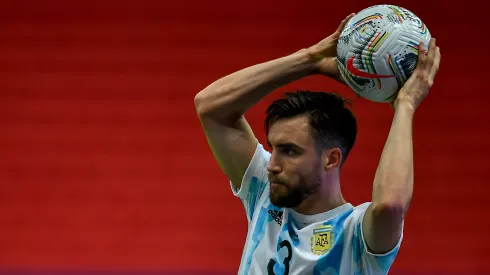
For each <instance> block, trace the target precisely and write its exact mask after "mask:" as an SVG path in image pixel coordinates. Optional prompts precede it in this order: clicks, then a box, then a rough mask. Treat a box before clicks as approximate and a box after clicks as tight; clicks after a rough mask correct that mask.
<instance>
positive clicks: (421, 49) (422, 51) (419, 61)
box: [415, 41, 427, 70]
mask: <svg viewBox="0 0 490 275" xmlns="http://www.w3.org/2000/svg"><path fill="white" fill-rule="evenodd" d="M426 59H427V56H426V54H425V47H424V42H422V41H421V42H419V53H418V57H417V66H416V67H415V69H419V70H421V69H423V68H424V67H425V61H426Z"/></svg>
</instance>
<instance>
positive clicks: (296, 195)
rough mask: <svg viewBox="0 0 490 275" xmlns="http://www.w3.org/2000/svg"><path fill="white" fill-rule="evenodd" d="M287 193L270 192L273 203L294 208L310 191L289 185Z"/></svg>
mask: <svg viewBox="0 0 490 275" xmlns="http://www.w3.org/2000/svg"><path fill="white" fill-rule="evenodd" d="M287 190H288V192H287V194H277V192H276V193H275V194H272V190H271V193H270V194H269V198H270V200H271V203H272V204H273V205H275V206H277V207H285V208H293V207H297V206H298V205H300V204H301V203H302V202H303V200H304V199H306V198H307V197H308V195H309V193H310V192H304V191H303V190H301V189H300V188H290V187H289V186H288V187H287Z"/></svg>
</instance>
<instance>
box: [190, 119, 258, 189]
mask: <svg viewBox="0 0 490 275" xmlns="http://www.w3.org/2000/svg"><path fill="white" fill-rule="evenodd" d="M199 119H200V121H201V125H202V127H203V129H204V133H205V134H206V138H207V141H208V144H209V147H210V148H211V151H212V152H213V155H214V157H215V159H216V161H217V162H218V164H219V166H220V167H221V170H223V172H224V173H225V175H226V176H227V177H228V179H229V180H230V181H231V183H232V185H233V186H234V187H235V188H236V189H240V186H241V183H242V179H243V176H244V174H245V171H246V170H247V168H248V166H249V164H250V161H251V160H252V157H253V155H254V152H255V148H256V146H257V142H258V141H257V139H256V138H255V135H254V133H253V131H252V129H251V128H250V125H249V124H248V122H247V121H246V120H245V117H244V116H241V117H240V118H239V119H238V120H237V121H236V122H235V123H233V124H231V125H225V124H222V123H219V122H217V121H215V120H213V119H211V118H208V117H206V116H202V115H200V116H199Z"/></svg>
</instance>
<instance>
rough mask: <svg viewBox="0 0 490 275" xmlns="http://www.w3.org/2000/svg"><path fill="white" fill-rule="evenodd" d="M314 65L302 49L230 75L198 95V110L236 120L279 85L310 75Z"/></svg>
mask: <svg viewBox="0 0 490 275" xmlns="http://www.w3.org/2000/svg"><path fill="white" fill-rule="evenodd" d="M314 64H315V62H314V61H313V59H312V58H310V57H309V55H308V54H307V51H306V50H301V51H299V52H296V53H294V54H291V55H288V56H285V57H282V58H278V59H275V60H272V61H268V62H265V63H261V64H258V65H254V66H251V67H248V68H245V69H242V70H240V71H237V72H235V73H233V74H230V75H227V76H225V77H223V78H221V79H219V80H217V81H215V82H214V83H212V84H211V85H209V86H208V87H206V88H205V89H204V90H202V91H201V92H199V93H198V94H197V95H196V97H195V103H196V108H197V112H198V113H199V114H200V115H206V116H207V117H212V118H213V119H214V120H217V121H229V120H236V119H238V118H240V117H241V116H242V115H243V114H244V113H245V112H246V111H247V110H248V109H249V108H250V107H251V106H253V105H254V104H255V103H257V102H258V101H259V100H260V99H262V98H263V97H265V96H266V95H267V94H269V93H270V92H272V91H273V90H275V89H276V88H279V87H281V86H283V85H286V84H288V83H290V82H292V81H294V80H297V79H300V78H302V77H305V76H308V75H310V74H311V72H312V71H313V68H314Z"/></svg>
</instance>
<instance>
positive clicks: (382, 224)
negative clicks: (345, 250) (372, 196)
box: [362, 203, 403, 254]
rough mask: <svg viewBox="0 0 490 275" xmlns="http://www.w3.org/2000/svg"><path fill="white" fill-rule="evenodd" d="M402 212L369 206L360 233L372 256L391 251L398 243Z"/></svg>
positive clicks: (386, 207)
mask: <svg viewBox="0 0 490 275" xmlns="http://www.w3.org/2000/svg"><path fill="white" fill-rule="evenodd" d="M402 230H403V210H402V209H397V208H392V207H388V206H377V205H375V204H373V203H371V204H370V205H369V207H368V208H367V209H366V213H365V214H364V218H363V221H362V233H363V235H364V239H365V241H366V245H367V246H368V249H369V250H370V251H371V252H372V253H374V254H383V253H386V252H389V251H391V250H392V249H393V248H395V247H396V246H397V244H398V243H399V241H400V238H401V235H402Z"/></svg>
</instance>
